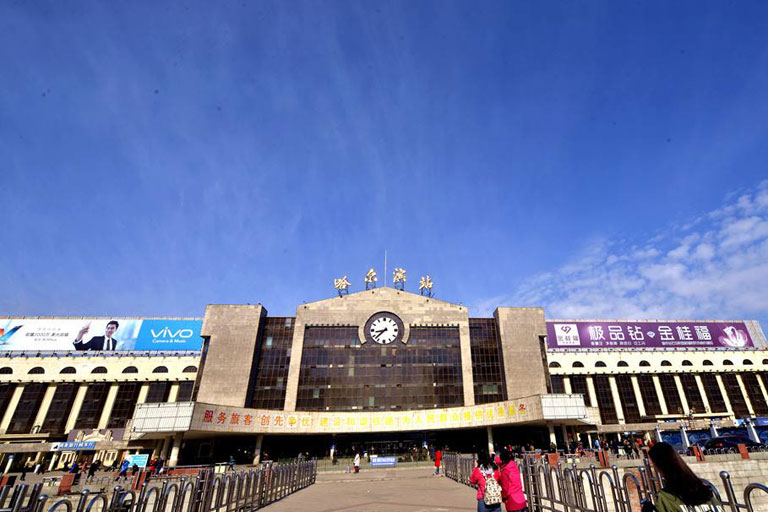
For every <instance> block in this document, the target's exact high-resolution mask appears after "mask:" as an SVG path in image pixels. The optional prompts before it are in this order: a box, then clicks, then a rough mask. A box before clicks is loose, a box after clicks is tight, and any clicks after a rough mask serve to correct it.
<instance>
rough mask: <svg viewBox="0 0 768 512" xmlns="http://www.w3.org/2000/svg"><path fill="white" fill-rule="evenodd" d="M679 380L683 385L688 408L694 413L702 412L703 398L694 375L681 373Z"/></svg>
mask: <svg viewBox="0 0 768 512" xmlns="http://www.w3.org/2000/svg"><path fill="white" fill-rule="evenodd" d="M680 382H681V383H682V385H683V393H685V400H686V401H687V402H688V408H689V409H690V410H691V411H693V412H694V413H703V412H705V411H704V400H703V399H702V398H701V393H700V392H699V384H698V383H697V382H696V375H694V374H692V373H681V374H680Z"/></svg>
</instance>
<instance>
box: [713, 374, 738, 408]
mask: <svg viewBox="0 0 768 512" xmlns="http://www.w3.org/2000/svg"><path fill="white" fill-rule="evenodd" d="M715 379H716V380H717V387H718V388H720V394H721V395H722V396H723V402H725V410H726V411H728V414H730V415H731V417H734V416H735V415H734V414H733V407H732V406H731V399H730V398H728V393H726V391H725V384H723V378H722V377H721V376H720V374H719V373H718V374H716V375H715Z"/></svg>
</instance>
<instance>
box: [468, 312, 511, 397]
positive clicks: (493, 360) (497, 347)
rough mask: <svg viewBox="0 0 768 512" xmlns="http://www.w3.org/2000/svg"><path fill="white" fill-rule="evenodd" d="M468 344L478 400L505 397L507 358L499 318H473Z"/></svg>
mask: <svg viewBox="0 0 768 512" xmlns="http://www.w3.org/2000/svg"><path fill="white" fill-rule="evenodd" d="M469 344H470V350H471V352H472V376H473V378H474V388H475V403H477V404H486V403H489V402H501V401H503V400H506V396H507V395H506V389H505V388H506V386H505V380H504V361H503V356H502V352H501V338H500V337H499V332H498V328H497V326H496V320H495V319H494V318H470V319H469Z"/></svg>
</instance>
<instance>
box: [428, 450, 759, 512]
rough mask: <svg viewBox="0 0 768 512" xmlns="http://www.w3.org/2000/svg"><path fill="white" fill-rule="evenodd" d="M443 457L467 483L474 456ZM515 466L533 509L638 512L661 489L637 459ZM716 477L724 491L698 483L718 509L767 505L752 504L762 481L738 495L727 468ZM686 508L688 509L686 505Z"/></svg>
mask: <svg viewBox="0 0 768 512" xmlns="http://www.w3.org/2000/svg"><path fill="white" fill-rule="evenodd" d="M443 460H444V461H445V464H446V466H445V467H446V470H445V475H446V476H447V477H448V478H451V479H453V480H456V481H457V482H459V483H463V484H466V485H469V477H470V475H471V474H472V470H473V469H474V460H475V456H474V455H472V454H469V455H467V454H446V455H445V456H444V458H443ZM518 468H519V469H520V472H521V476H522V480H523V488H524V491H525V495H526V498H527V499H528V506H529V509H530V510H532V511H533V512H544V511H547V512H639V511H640V510H641V508H642V503H641V502H642V501H644V500H650V501H651V502H653V501H654V500H655V498H656V493H658V492H659V491H660V490H661V488H662V481H661V477H660V476H659V474H658V472H657V471H655V469H654V468H653V467H652V466H651V465H650V462H649V461H648V459H645V460H644V461H643V465H642V466H641V467H638V468H634V471H631V470H630V471H625V472H624V473H623V474H620V473H619V468H618V467H617V466H616V465H613V466H612V467H611V469H597V468H596V467H595V465H594V464H592V465H590V467H589V468H581V469H579V468H577V467H576V465H575V464H574V465H572V466H570V467H568V466H564V465H563V464H558V465H557V466H550V465H549V464H548V463H547V459H546V457H542V458H540V459H537V458H535V457H532V456H525V457H524V458H522V459H520V460H519V462H518ZM720 479H721V480H722V486H721V488H722V489H724V491H725V492H724V493H722V492H720V490H719V489H718V487H717V486H716V485H714V484H713V483H712V482H709V481H706V480H704V482H705V483H706V484H707V485H709V486H710V487H711V488H712V490H713V492H714V494H715V496H716V497H717V499H718V500H720V502H721V503H722V505H723V509H724V510H726V511H727V510H730V511H731V512H743V511H745V510H746V511H747V512H757V511H758V510H768V506H766V505H762V506H760V507H756V503H755V500H756V499H758V496H762V498H763V500H768V486H766V485H765V484H762V483H751V484H748V485H746V486H745V487H744V493H743V495H742V496H741V497H738V496H737V495H736V492H735V491H734V489H733V483H732V482H731V477H730V475H729V474H728V472H727V471H721V472H720ZM740 500H741V501H740ZM689 510H691V511H693V510H694V508H693V507H689Z"/></svg>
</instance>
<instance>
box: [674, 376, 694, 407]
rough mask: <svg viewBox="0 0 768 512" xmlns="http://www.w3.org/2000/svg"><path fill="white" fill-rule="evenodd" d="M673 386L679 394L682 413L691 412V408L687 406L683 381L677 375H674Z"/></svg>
mask: <svg viewBox="0 0 768 512" xmlns="http://www.w3.org/2000/svg"><path fill="white" fill-rule="evenodd" d="M674 378H675V387H676V388H677V394H678V395H680V403H681V404H682V405H683V414H686V415H687V414H688V413H689V412H691V408H690V407H689V406H688V398H686V396H685V390H684V389H683V381H681V380H680V376H679V375H675V376H674Z"/></svg>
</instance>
